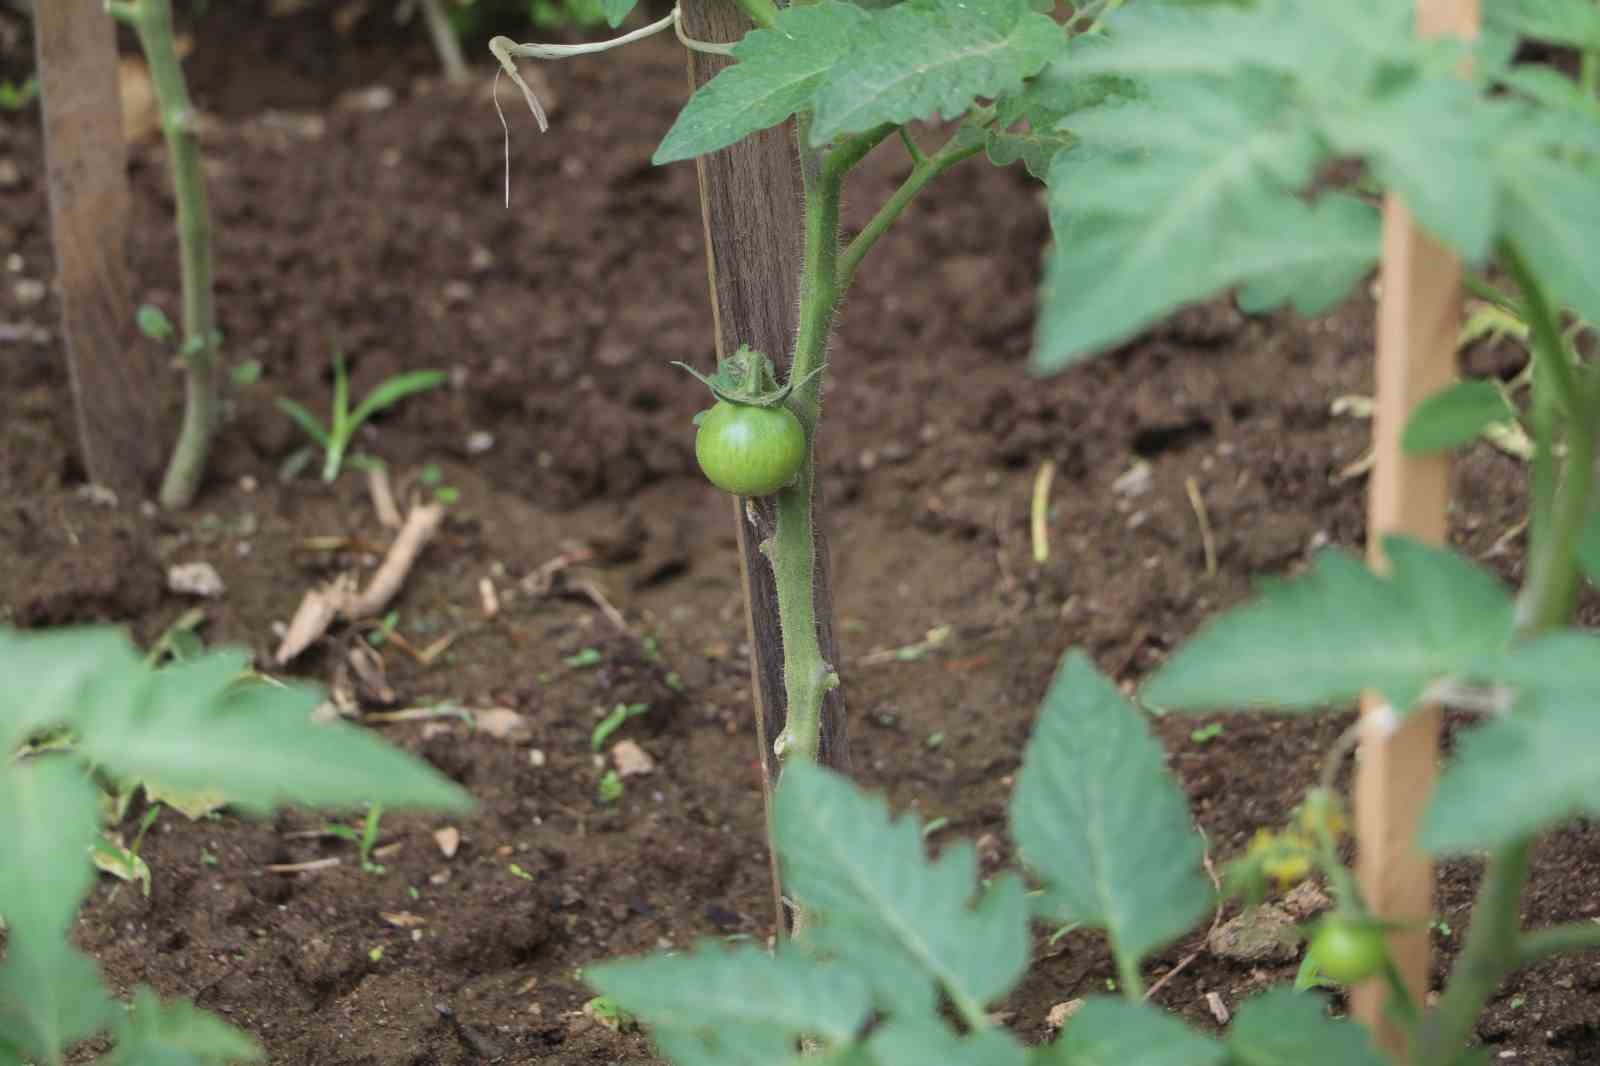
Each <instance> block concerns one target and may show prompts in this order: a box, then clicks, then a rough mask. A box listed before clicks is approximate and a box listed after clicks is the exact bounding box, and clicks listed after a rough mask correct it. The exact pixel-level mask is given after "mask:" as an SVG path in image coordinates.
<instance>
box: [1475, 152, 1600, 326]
mask: <svg viewBox="0 0 1600 1066" xmlns="http://www.w3.org/2000/svg"><path fill="white" fill-rule="evenodd" d="M1586 125H1588V127H1589V128H1590V129H1591V130H1593V129H1594V127H1595V123H1593V122H1592V121H1591V122H1589V123H1587V124H1586ZM1544 148H1545V146H1544V145H1541V144H1528V143H1527V142H1526V141H1520V142H1517V143H1515V144H1513V145H1511V146H1509V147H1508V148H1507V150H1506V151H1504V152H1503V153H1502V154H1501V156H1500V164H1499V170H1500V177H1501V180H1502V185H1503V188H1504V201H1503V204H1502V211H1503V215H1504V224H1505V232H1506V234H1507V235H1508V236H1509V237H1511V239H1512V240H1514V241H1516V244H1517V248H1518V249H1519V250H1520V251H1521V252H1522V254H1523V255H1524V256H1525V257H1526V258H1527V260H1528V264H1529V265H1530V266H1531V267H1532V268H1533V271H1534V273H1535V274H1537V275H1538V276H1539V279H1540V280H1541V281H1543V282H1544V283H1545V284H1546V285H1548V286H1549V287H1550V289H1551V290H1552V292H1553V293H1554V294H1555V296H1556V297H1557V298H1559V299H1560V300H1561V301H1562V302H1563V303H1566V304H1569V305H1571V306H1572V307H1573V308H1575V309H1576V310H1577V312H1578V313H1579V314H1580V315H1582V316H1583V317H1584V318H1585V319H1587V320H1588V321H1590V322H1600V211H1596V210H1595V209H1594V190H1595V180H1596V178H1595V174H1594V172H1593V170H1592V169H1586V168H1584V167H1581V166H1577V165H1574V164H1572V163H1570V162H1566V161H1563V160H1560V159H1557V158H1554V157H1552V156H1550V155H1548V154H1546V152H1545V150H1544Z"/></svg>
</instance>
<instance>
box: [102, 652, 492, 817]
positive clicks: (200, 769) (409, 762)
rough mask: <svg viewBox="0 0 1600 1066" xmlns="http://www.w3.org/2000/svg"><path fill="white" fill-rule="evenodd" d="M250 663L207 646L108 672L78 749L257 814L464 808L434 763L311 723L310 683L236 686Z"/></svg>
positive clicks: (333, 725)
mask: <svg viewBox="0 0 1600 1066" xmlns="http://www.w3.org/2000/svg"><path fill="white" fill-rule="evenodd" d="M248 662H249V659H248V657H247V656H246V655H244V654H242V653H239V652H232V651H224V652H215V653H213V654H211V655H208V656H206V657H205V658H203V659H198V660H194V661H192V662H186V663H180V664H178V665H175V666H171V667H168V668H167V669H165V670H161V671H157V672H146V673H145V674H144V676H139V675H138V674H134V675H132V676H122V677H116V678H107V679H105V680H104V682H103V683H101V684H99V685H97V686H96V689H95V695H96V697H97V698H96V699H95V700H94V703H93V706H92V707H91V708H89V709H88V710H86V711H85V712H84V713H83V714H82V715H80V717H79V721H80V723H81V729H82V734H83V735H82V739H81V740H80V743H79V747H80V749H81V750H82V752H83V753H84V755H85V756H87V757H88V758H90V759H92V760H95V761H96V762H98V763H100V764H101V765H103V766H104V767H106V768H107V769H108V770H109V771H111V772H112V773H115V774H118V775H120V776H123V777H127V778H130V779H144V778H150V779H153V780H157V781H160V782H161V783H162V784H163V785H164V786H166V787H168V788H174V789H179V790H183V791H203V790H207V789H217V790H219V791H221V792H222V793H223V794H224V795H226V796H227V797H228V799H229V801H230V802H232V803H235V804H238V805H241V806H244V807H246V808H249V809H253V810H266V809H270V808H272V807H274V806H276V805H278V804H282V803H287V802H295V803H300V804H305V805H308V806H333V807H343V806H356V805H360V804H367V803H381V804H383V805H384V806H386V807H387V806H396V807H404V806H413V807H432V808H439V809H454V810H462V809H466V808H469V807H470V806H471V801H470V799H469V797H468V796H467V795H466V793H465V792H463V791H462V790H461V789H460V788H459V787H458V786H457V785H455V784H454V783H453V782H451V781H449V780H447V779H446V778H445V777H444V776H443V775H441V774H440V773H438V771H436V770H434V769H432V768H431V767H429V766H427V765H426V764H422V763H419V762H417V761H416V760H415V759H413V758H412V757H411V756H409V755H407V754H405V753H404V752H402V751H400V750H399V749H398V748H394V747H391V746H389V745H387V744H384V743H383V742H382V741H380V740H379V739H378V738H377V737H376V736H374V735H373V734H371V733H369V732H367V731H366V730H363V729H360V728H358V727H356V726H351V725H346V724H344V723H342V722H330V723H327V724H325V725H314V724H312V723H311V722H310V721H309V719H310V715H311V712H312V710H314V709H315V707H316V706H317V704H318V702H319V701H320V698H321V696H320V693H318V692H317V691H316V690H314V689H311V688H306V687H299V686H295V687H289V686H283V685H279V684H267V683H262V682H251V681H247V682H244V683H239V682H240V678H241V676H242V675H243V673H244V670H245V667H246V666H247V664H248ZM240 752H249V753H250V755H249V758H240V756H239V753H240Z"/></svg>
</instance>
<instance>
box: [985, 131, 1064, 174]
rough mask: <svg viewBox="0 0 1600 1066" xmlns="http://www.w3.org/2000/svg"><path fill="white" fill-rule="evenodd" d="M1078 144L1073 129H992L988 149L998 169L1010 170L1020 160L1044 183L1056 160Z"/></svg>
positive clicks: (986, 146) (991, 159)
mask: <svg viewBox="0 0 1600 1066" xmlns="http://www.w3.org/2000/svg"><path fill="white" fill-rule="evenodd" d="M1075 143H1076V138H1074V137H1073V136H1072V133H1071V131H1069V130H1054V129H1045V130H1035V129H1028V130H1019V131H1016V132H1012V131H1008V130H991V131H990V133H989V139H988V142H987V144H986V145H985V150H986V151H987V152H988V155H989V162H991V163H993V164H994V165H995V166H997V167H1009V166H1010V165H1011V164H1012V163H1015V162H1016V161H1017V160H1019V159H1020V160H1022V165H1023V166H1025V167H1027V168H1028V173H1029V174H1032V175H1033V176H1034V177H1035V178H1038V179H1040V180H1041V181H1042V180H1044V178H1045V177H1046V175H1048V174H1049V173H1050V164H1051V163H1052V162H1053V161H1054V160H1055V157H1056V156H1057V155H1059V154H1060V153H1062V152H1064V151H1066V150H1067V149H1069V148H1071V147H1072V146H1073V144H1075Z"/></svg>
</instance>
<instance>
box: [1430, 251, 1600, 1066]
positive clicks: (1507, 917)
mask: <svg viewBox="0 0 1600 1066" xmlns="http://www.w3.org/2000/svg"><path fill="white" fill-rule="evenodd" d="M1501 255H1502V258H1503V259H1504V260H1505V263H1506V267H1507V269H1508V270H1510V272H1511V274H1512V276H1513V277H1514V278H1515V279H1516V282H1517V284H1518V285H1519V286H1520V287H1521V289H1522V293H1523V300H1524V303H1525V305H1526V308H1527V317H1528V324H1529V326H1530V328H1531V332H1532V339H1533V352H1534V384H1535V388H1536V389H1537V388H1538V387H1539V386H1540V384H1541V383H1542V384H1543V387H1544V390H1545V392H1544V403H1545V411H1544V412H1543V416H1544V417H1543V425H1542V426H1539V425H1538V423H1537V422H1536V426H1538V428H1540V429H1541V432H1540V434H1539V439H1538V446H1539V453H1540V456H1539V457H1542V458H1544V459H1545V460H1546V461H1547V463H1548V469H1549V470H1550V471H1551V473H1550V477H1551V482H1552V484H1550V485H1548V486H1546V487H1545V489H1544V491H1545V492H1546V494H1547V500H1546V507H1547V514H1546V522H1545V528H1544V530H1543V531H1542V532H1541V533H1539V535H1536V536H1535V537H1534V538H1533V541H1532V546H1531V549H1530V551H1531V558H1530V559H1529V562H1528V577H1527V580H1526V582H1525V583H1524V585H1523V590H1522V596H1521V598H1520V599H1519V601H1518V604H1517V628H1518V634H1519V636H1521V637H1529V636H1533V635H1535V634H1538V633H1541V632H1543V631H1545V630H1547V629H1550V628H1553V627H1555V626H1560V625H1565V624H1566V623H1567V622H1568V621H1569V620H1570V619H1571V617H1572V611H1573V607H1574V604H1575V602H1576V599H1577V588H1578V578H1579V572H1578V564H1577V544H1578V540H1579V538H1580V537H1581V535H1582V532H1583V526H1584V523H1585V522H1586V521H1587V519H1588V514H1589V499H1590V495H1591V492H1592V488H1593V484H1594V461H1595V425H1594V421H1595V419H1594V410H1595V403H1594V400H1593V399H1592V398H1591V397H1590V396H1589V395H1588V394H1587V393H1586V392H1585V391H1584V389H1583V388H1582V385H1581V383H1580V382H1579V380H1578V376H1577V367H1576V363H1575V362H1574V361H1573V359H1572V356H1571V353H1570V350H1569V349H1568V347H1567V345H1566V343H1565V342H1564V341H1563V340H1562V339H1561V330H1560V323H1559V320H1558V319H1557V317H1556V312H1555V309H1554V307H1553V305H1552V304H1551V303H1550V300H1549V298H1548V296H1547V295H1546V293H1545V291H1544V288H1543V286H1542V285H1540V284H1539V280H1538V278H1537V277H1536V276H1535V275H1534V274H1533V272H1532V271H1531V270H1530V269H1529V268H1528V265H1527V262H1526V261H1525V260H1524V259H1523V258H1522V256H1521V254H1520V253H1519V252H1518V250H1517V248H1516V247H1515V246H1514V245H1512V244H1511V243H1510V242H1506V243H1504V244H1503V245H1502V247H1501ZM1539 402H1540V399H1539V397H1538V396H1537V395H1536V397H1535V403H1536V404H1537V403H1539ZM1558 406H1559V407H1560V408H1561V410H1562V413H1564V414H1565V415H1566V416H1567V420H1568V426H1569V433H1568V434H1567V455H1566V462H1565V470H1564V472H1563V475H1564V476H1562V478H1561V484H1560V486H1559V488H1557V487H1555V486H1554V484H1553V482H1554V463H1555V460H1554V456H1553V454H1552V453H1553V449H1554V443H1555V441H1554V433H1553V426H1552V425H1551V422H1552V421H1553V415H1554V414H1555V411H1554V410H1553V408H1555V407H1558ZM1532 850H1533V838H1532V837H1528V838H1525V839H1522V840H1517V841H1514V842H1512V843H1510V844H1507V845H1505V846H1504V847H1502V848H1500V849H1499V850H1498V851H1496V852H1495V854H1494V855H1493V856H1491V858H1490V861H1489V868H1488V871H1487V872H1486V873H1485V875H1484V882H1483V886H1482V887H1481V888H1480V889H1479V891H1478V901H1477V903H1476V904H1475V905H1474V907H1473V912H1472V923H1471V925H1470V927H1469V929H1468V931H1467V940H1466V944H1465V945H1464V946H1463V948H1462V951H1461V955H1460V956H1459V957H1458V958H1457V959H1456V964H1455V967H1454V968H1453V969H1452V970H1451V973H1450V981H1449V984H1448V986H1447V987H1446V989H1445V992H1444V995H1443V997H1442V998H1441V999H1440V1001H1439V1006H1438V1008H1437V1009H1436V1010H1434V1011H1433V1012H1431V1013H1430V1014H1429V1015H1428V1017H1427V1018H1426V1019H1425V1020H1424V1022H1423V1024H1422V1025H1421V1026H1420V1027H1419V1028H1418V1030H1417V1037H1416V1041H1415V1043H1414V1048H1413V1051H1414V1054H1413V1059H1414V1061H1415V1063H1416V1066H1452V1064H1454V1063H1456V1062H1457V1061H1458V1060H1459V1058H1460V1056H1461V1054H1462V1050H1463V1049H1464V1048H1465V1047H1466V1044H1467V1041H1468V1040H1469V1039H1470V1038H1471V1036H1472V1030H1473V1027H1474V1026H1475V1025H1476V1024H1477V1020H1478V1017H1479V1015H1481V1014H1482V1012H1483V1008H1484V1006H1485V1005H1486V1004H1487V1003H1488V1001H1489V997H1490V996H1492V995H1493V994H1494V992H1495V990H1496V989H1497V988H1499V987H1500V984H1501V982H1502V981H1504V980H1505V978H1506V976H1507V975H1508V974H1510V973H1511V972H1512V971H1514V970H1516V969H1518V968H1519V967H1521V966H1523V965H1526V964H1527V963H1528V962H1531V961H1534V960H1535V959H1538V958H1542V957H1544V956H1545V955H1548V954H1551V953H1553V952H1555V951H1560V950H1568V949H1570V948H1573V947H1580V946H1581V947H1593V946H1600V932H1593V933H1591V932H1588V930H1587V928H1586V927H1584V928H1577V927H1560V928H1557V929H1552V930H1547V931H1545V932H1543V933H1533V934H1529V935H1528V936H1523V934H1522V932H1521V917H1520V907H1521V901H1522V892H1523V888H1524V887H1525V886H1526V884H1527V880H1528V870H1529V859H1530V855H1531V853H1532ZM1577 932H1581V933H1584V934H1585V935H1584V936H1582V937H1579V936H1576V935H1575V933H1577Z"/></svg>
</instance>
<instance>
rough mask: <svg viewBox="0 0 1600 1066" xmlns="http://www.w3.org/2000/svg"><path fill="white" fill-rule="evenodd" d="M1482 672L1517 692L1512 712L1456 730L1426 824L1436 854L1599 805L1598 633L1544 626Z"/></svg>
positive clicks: (1520, 833)
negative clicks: (1551, 630) (1466, 729)
mask: <svg viewBox="0 0 1600 1066" xmlns="http://www.w3.org/2000/svg"><path fill="white" fill-rule="evenodd" d="M1484 673H1485V674H1486V675H1487V678H1486V679H1488V680H1493V681H1497V682H1501V683H1504V684H1509V685H1511V686H1512V687H1513V688H1514V689H1515V690H1517V692H1518V693H1519V694H1520V698H1519V699H1518V701H1517V707H1516V710H1515V711H1514V712H1513V713H1512V714H1509V715H1505V716H1501V717H1498V718H1495V719H1492V720H1490V721H1488V722H1486V723H1485V724H1483V725H1481V726H1478V727H1477V728H1475V729H1473V730H1471V731H1470V732H1467V733H1464V734H1463V735H1461V736H1460V737H1458V738H1457V740H1456V748H1455V757H1454V758H1453V759H1452V760H1451V762H1450V764H1449V766H1448V767H1447V768H1446V769H1445V772H1444V775H1443V776H1442V777H1441V778H1440V781H1439V787H1438V789H1437V790H1436V791H1435V793H1434V796H1433V799H1432V801H1431V803H1430V804H1429V808H1428V814H1427V818H1426V820H1425V822H1424V824H1423V832H1422V839H1423V844H1424V845H1425V846H1426V847H1427V848H1428V850H1429V851H1431V852H1433V853H1434V854H1437V855H1454V854H1461V853H1465V852H1472V851H1477V850H1479V849H1487V848H1493V847H1497V846H1499V845H1501V844H1504V843H1508V842H1510V841H1513V840H1517V839H1520V838H1523V837H1526V836H1529V835H1531V834H1533V833H1536V832H1538V831H1539V830H1542V829H1546V828H1548V827H1550V826H1552V825H1556V824H1559V823H1560V822H1562V821H1565V820H1566V819H1568V818H1571V817H1574V816H1576V815H1580V814H1596V813H1600V760H1596V759H1595V757H1594V753H1595V752H1596V751H1597V750H1600V715H1596V714H1595V706H1594V696H1595V692H1596V691H1600V637H1596V636H1595V635H1593V634H1590V633H1583V632H1579V631H1577V630H1563V631H1558V632H1555V633H1550V634H1548V635H1546V636H1543V637H1540V638H1538V639H1536V640H1533V641H1530V642H1528V643H1526V644H1520V645H1517V646H1515V647H1513V648H1512V649H1511V650H1510V651H1509V652H1507V653H1506V654H1505V655H1503V656H1502V657H1500V659H1499V660H1498V661H1497V662H1495V663H1493V664H1492V665H1490V666H1488V667H1487V668H1486V669H1485V671H1484Z"/></svg>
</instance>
